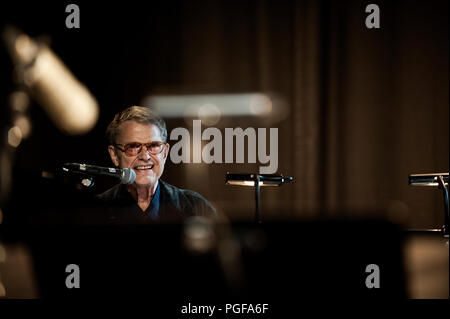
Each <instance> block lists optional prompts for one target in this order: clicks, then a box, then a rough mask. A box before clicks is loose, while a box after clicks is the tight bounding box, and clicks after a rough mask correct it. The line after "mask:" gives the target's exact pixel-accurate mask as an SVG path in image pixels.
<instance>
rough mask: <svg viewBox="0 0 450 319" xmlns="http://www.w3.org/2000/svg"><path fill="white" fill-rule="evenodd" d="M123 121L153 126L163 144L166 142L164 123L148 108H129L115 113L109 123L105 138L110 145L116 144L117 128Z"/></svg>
mask: <svg viewBox="0 0 450 319" xmlns="http://www.w3.org/2000/svg"><path fill="white" fill-rule="evenodd" d="M125 121H136V122H138V123H141V124H149V125H150V124H151V125H155V126H156V127H157V128H158V129H159V131H160V133H161V137H162V139H163V142H166V141H167V128H166V123H165V122H164V120H163V119H162V118H160V117H159V116H157V115H156V114H155V113H154V112H153V111H152V110H151V109H150V108H148V107H143V106H130V107H128V108H126V109H125V110H123V111H121V112H119V113H117V114H116V115H115V116H114V119H113V120H112V122H111V123H109V125H108V128H107V129H106V138H107V139H108V142H109V143H110V144H114V143H115V142H116V137H117V133H118V130H119V126H120V124H122V123H123V122H125Z"/></svg>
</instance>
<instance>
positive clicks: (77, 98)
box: [1, 25, 99, 135]
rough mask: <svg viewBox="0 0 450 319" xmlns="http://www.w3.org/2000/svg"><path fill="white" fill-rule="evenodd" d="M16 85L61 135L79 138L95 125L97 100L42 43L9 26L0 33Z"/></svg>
mask: <svg viewBox="0 0 450 319" xmlns="http://www.w3.org/2000/svg"><path fill="white" fill-rule="evenodd" d="M1 35H2V38H3V41H4V44H5V46H6V49H7V50H8V52H9V54H10V56H11V58H12V60H13V63H14V65H15V69H16V71H19V73H18V74H17V75H16V76H18V77H19V81H20V82H21V83H22V84H24V85H25V86H26V87H27V88H28V91H29V92H30V93H31V95H32V96H33V97H34V98H35V100H36V101H37V102H39V104H40V105H41V106H42V107H43V108H44V110H45V112H46V113H47V114H48V116H49V118H50V119H51V120H52V122H53V123H54V124H55V125H56V127H58V128H59V129H60V130H61V131H62V132H64V133H66V134H69V135H80V134H85V133H87V132H89V131H90V130H91V129H92V128H93V127H94V126H95V124H96V123H97V120H98V115H99V107H98V103H97V100H96V99H95V98H94V96H92V94H91V93H90V92H89V90H88V88H87V87H86V86H85V85H84V84H82V83H81V82H80V81H79V80H78V79H77V78H76V77H75V76H74V75H73V73H72V72H71V71H70V70H69V68H68V67H67V66H66V65H65V64H64V63H63V61H62V60H61V59H60V58H59V57H58V56H57V55H56V54H55V53H54V52H53V51H52V50H51V49H50V47H48V46H47V45H46V44H45V43H43V42H42V41H37V40H34V39H32V38H31V37H29V36H28V35H26V34H25V33H23V32H21V31H20V30H19V29H17V28H16V27H13V26H9V25H8V26H6V27H4V28H3V30H2V32H1Z"/></svg>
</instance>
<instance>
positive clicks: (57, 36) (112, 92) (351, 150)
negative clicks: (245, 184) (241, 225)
mask: <svg viewBox="0 0 450 319" xmlns="http://www.w3.org/2000/svg"><path fill="white" fill-rule="evenodd" d="M69 3H71V2H67V1H66V2H61V3H58V2H56V1H55V2H42V1H39V2H31V1H30V2H23V1H17V2H14V3H11V2H8V3H5V2H3V3H2V5H1V9H0V15H1V20H0V23H1V26H4V25H5V24H7V23H9V24H13V25H15V26H17V27H19V28H21V29H22V30H23V31H24V32H26V33H27V34H29V35H30V36H33V37H37V36H46V39H49V40H50V41H51V42H50V45H51V48H52V49H53V50H54V52H55V53H56V54H57V55H58V56H59V57H60V58H61V59H62V60H63V61H64V62H65V63H66V65H67V66H68V67H69V68H70V69H71V70H72V72H73V73H74V74H75V75H76V77H77V78H78V79H79V80H80V81H82V82H83V83H84V84H85V85H86V86H87V87H88V88H89V89H90V91H91V92H92V94H93V95H94V96H95V97H96V98H97V100H98V102H99V105H100V119H99V121H98V123H97V125H96V127H95V128H94V129H93V130H92V131H91V132H89V133H87V134H86V135H83V136H77V137H70V136H66V135H64V134H63V133H61V132H60V131H58V130H57V128H56V127H55V126H54V125H53V123H52V122H51V121H50V120H49V118H48V117H47V115H46V114H45V112H44V111H43V110H42V108H40V106H39V105H38V104H36V103H33V104H32V106H31V119H32V122H33V131H32V135H31V136H30V138H29V139H27V140H25V141H23V142H22V144H21V145H20V146H19V148H18V149H17V152H16V154H15V159H14V166H15V171H16V172H22V174H23V172H29V171H32V172H39V171H41V170H55V169H56V168H57V167H59V165H61V164H62V163H64V162H83V163H91V164H96V165H102V166H109V165H110V162H109V157H108V154H107V151H106V146H107V145H106V140H105V139H104V131H105V129H106V126H107V124H108V123H109V121H111V120H112V118H113V116H114V114H115V113H116V112H118V111H120V110H122V109H124V108H125V107H128V106H131V105H139V104H141V102H142V101H143V99H144V98H145V97H146V96H147V95H149V94H155V93H186V94H188V93H241V92H275V93H277V94H279V95H281V96H282V97H283V98H284V99H285V100H286V101H287V106H288V114H287V116H286V118H285V119H283V120H282V121H280V122H277V123H271V124H270V125H266V124H265V122H263V121H262V120H258V119H256V118H222V120H221V122H219V123H218V124H217V127H219V128H222V129H223V128H224V127H242V128H244V129H245V128H246V127H255V128H256V127H267V128H268V127H278V128H279V156H278V157H279V165H278V172H279V173H282V174H284V175H288V176H294V178H295V181H294V183H292V184H289V185H284V186H282V187H280V188H277V189H273V188H270V189H263V190H262V212H263V218H267V217H275V216H281V217H295V216H297V217H306V218H316V217H341V216H342V214H345V215H349V216H352V217H382V218H388V219H390V220H392V221H394V222H395V223H399V224H401V225H402V226H404V227H407V228H435V227H440V226H441V225H442V223H443V203H442V194H441V193H440V191H438V190H436V189H431V188H427V189H422V188H412V187H410V186H408V175H409V174H412V173H431V172H448V163H449V157H448V154H449V152H448V145H449V140H448V136H449V129H448V123H449V114H448V109H449V107H448V87H449V85H448V70H449V69H448V1H446V0H443V1H437V0H436V1H375V2H373V3H376V4H377V5H378V6H379V7H380V11H381V28H380V29H367V28H366V27H365V19H366V17H367V15H368V14H367V13H365V7H366V5H368V4H369V3H371V2H367V1H325V0H324V1H306V0H305V1H182V0H180V1H148V2H144V1H126V2H120V3H115V2H106V1H104V2H101V1H96V2H88V1H76V2H75V3H76V4H78V5H79V7H80V11H81V28H80V29H67V28H66V27H65V19H66V17H67V15H68V13H66V12H65V7H66V6H67V5H68V4H69ZM12 70H13V66H12V63H11V60H10V58H9V56H8V54H7V51H6V50H5V48H4V46H0V77H1V78H0V81H1V83H0V99H1V100H0V102H1V105H2V106H3V107H1V123H2V126H3V127H5V126H4V125H5V123H8V120H9V111H8V108H7V105H8V101H7V100H8V95H9V93H10V92H12V90H13V89H14V84H13V82H12V79H11V74H12ZM167 124H168V130H169V132H170V130H171V129H173V128H175V127H178V126H183V125H184V126H186V124H184V122H183V121H181V119H180V120H170V121H167ZM258 166H259V164H211V165H208V164H183V165H175V164H172V163H170V162H168V163H167V166H166V170H165V173H164V180H166V181H167V182H169V183H171V184H175V185H177V186H179V187H183V188H189V189H193V190H196V191H198V192H200V193H201V194H202V195H204V196H205V197H206V198H208V199H209V200H211V201H212V202H213V203H214V204H215V205H216V207H218V209H220V210H221V211H223V212H224V213H225V214H226V215H227V216H229V217H230V218H232V219H241V218H244V219H246V218H252V216H253V209H254V206H253V205H254V203H253V192H252V189H251V188H241V187H230V186H225V185H224V180H225V173H226V172H227V171H230V172H236V173H239V172H243V173H245V172H257V170H258ZM106 184H107V182H105V183H102V182H101V181H100V182H99V183H98V185H97V186H96V188H95V189H94V190H93V191H94V192H101V191H103V190H104V189H106V188H107V187H108V186H109V185H106ZM343 212H344V213H343ZM356 212H372V213H370V216H369V215H367V216H361V215H360V214H361V213H356ZM367 214H369V213H367Z"/></svg>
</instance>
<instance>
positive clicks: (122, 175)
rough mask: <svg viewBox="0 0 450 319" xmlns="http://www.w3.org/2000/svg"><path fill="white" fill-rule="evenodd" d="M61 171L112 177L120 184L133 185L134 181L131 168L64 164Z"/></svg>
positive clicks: (134, 177)
mask: <svg viewBox="0 0 450 319" xmlns="http://www.w3.org/2000/svg"><path fill="white" fill-rule="evenodd" d="M62 169H63V171H65V172H74V173H80V174H87V175H103V176H113V177H116V178H119V179H120V183H121V184H133V183H134V180H135V179H136V173H135V172H134V170H133V169H131V168H111V167H100V166H94V165H87V164H78V163H66V164H64V165H63V168H62Z"/></svg>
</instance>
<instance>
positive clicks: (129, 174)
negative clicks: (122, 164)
mask: <svg viewBox="0 0 450 319" xmlns="http://www.w3.org/2000/svg"><path fill="white" fill-rule="evenodd" d="M135 179H136V173H135V171H134V170H133V169H131V168H122V177H121V178H120V183H121V184H133V183H134V180H135Z"/></svg>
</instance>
